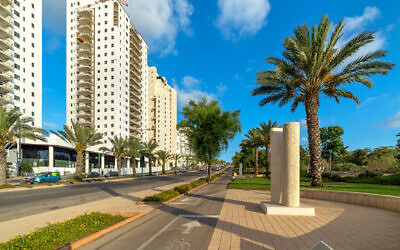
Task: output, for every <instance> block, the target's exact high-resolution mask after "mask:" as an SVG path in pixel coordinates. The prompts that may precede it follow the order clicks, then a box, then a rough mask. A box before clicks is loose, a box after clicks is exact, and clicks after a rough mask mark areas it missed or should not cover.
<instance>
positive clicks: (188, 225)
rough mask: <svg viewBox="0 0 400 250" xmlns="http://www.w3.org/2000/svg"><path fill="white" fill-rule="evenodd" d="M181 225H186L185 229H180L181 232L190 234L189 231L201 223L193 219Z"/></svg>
mask: <svg viewBox="0 0 400 250" xmlns="http://www.w3.org/2000/svg"><path fill="white" fill-rule="evenodd" d="M182 227H186V228H185V230H183V231H182V233H183V234H190V231H192V229H193V228H195V227H201V225H200V223H199V222H198V221H197V220H193V221H191V222H188V223H186V224H183V225H182Z"/></svg>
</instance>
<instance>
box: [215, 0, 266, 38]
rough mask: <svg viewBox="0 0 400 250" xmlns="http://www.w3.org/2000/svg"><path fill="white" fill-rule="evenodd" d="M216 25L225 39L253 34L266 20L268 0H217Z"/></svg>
mask: <svg viewBox="0 0 400 250" xmlns="http://www.w3.org/2000/svg"><path fill="white" fill-rule="evenodd" d="M218 7H219V11H220V13H219V16H218V18H217V22H216V25H217V27H218V28H219V29H220V30H221V32H222V34H223V35H224V37H225V38H226V39H238V38H242V37H246V36H252V35H255V34H256V33H257V32H258V31H259V30H260V29H261V28H262V27H263V26H264V25H265V24H266V23H267V22H266V18H267V15H268V13H269V11H270V9H271V6H270V4H269V0H218Z"/></svg>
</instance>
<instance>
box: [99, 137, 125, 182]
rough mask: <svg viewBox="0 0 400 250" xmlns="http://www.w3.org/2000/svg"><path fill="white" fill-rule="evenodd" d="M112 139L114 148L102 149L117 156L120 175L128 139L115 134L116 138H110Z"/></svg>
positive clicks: (119, 174)
mask: <svg viewBox="0 0 400 250" xmlns="http://www.w3.org/2000/svg"><path fill="white" fill-rule="evenodd" d="M108 140H109V141H110V143H111V145H112V148H111V149H109V148H106V147H101V148H100V150H101V151H104V152H109V153H112V154H113V155H114V157H116V158H117V169H118V176H121V167H122V158H123V157H124V156H125V153H126V145H127V141H126V140H125V139H124V138H122V137H118V136H114V138H108Z"/></svg>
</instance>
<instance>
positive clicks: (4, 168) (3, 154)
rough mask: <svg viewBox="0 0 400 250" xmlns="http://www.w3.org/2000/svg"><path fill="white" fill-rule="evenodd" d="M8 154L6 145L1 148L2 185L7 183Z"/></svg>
mask: <svg viewBox="0 0 400 250" xmlns="http://www.w3.org/2000/svg"><path fill="white" fill-rule="evenodd" d="M6 172H7V154H6V149H5V148H4V147H1V148H0V185H5V184H7V179H6V177H7V176H6V175H7V174H6Z"/></svg>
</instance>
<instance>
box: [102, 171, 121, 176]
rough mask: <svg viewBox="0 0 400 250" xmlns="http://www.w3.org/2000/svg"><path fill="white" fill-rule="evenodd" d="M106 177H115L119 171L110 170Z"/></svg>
mask: <svg viewBox="0 0 400 250" xmlns="http://www.w3.org/2000/svg"><path fill="white" fill-rule="evenodd" d="M104 176H105V177H113V176H118V172H117V171H110V172H108V173H106V174H105V175H104Z"/></svg>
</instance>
